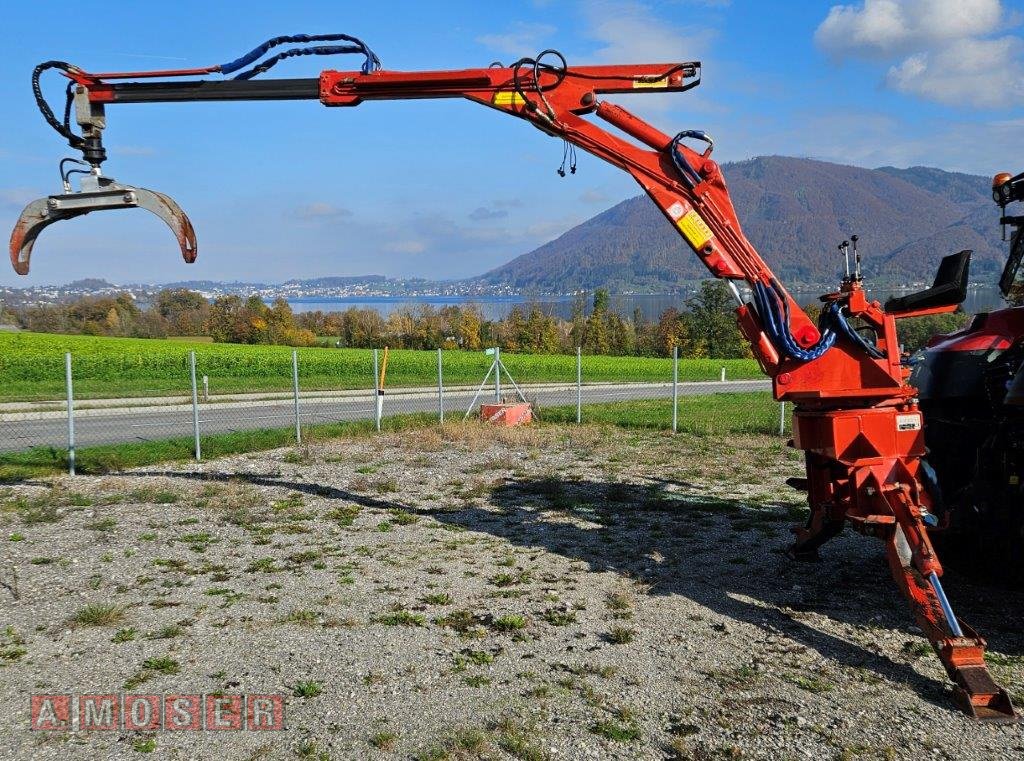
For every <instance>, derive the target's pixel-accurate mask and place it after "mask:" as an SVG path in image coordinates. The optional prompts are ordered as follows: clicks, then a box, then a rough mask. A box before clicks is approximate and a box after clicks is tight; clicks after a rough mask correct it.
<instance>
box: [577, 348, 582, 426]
mask: <svg viewBox="0 0 1024 761" xmlns="http://www.w3.org/2000/svg"><path fill="white" fill-rule="evenodd" d="M582 422H583V351H582V349H581V348H580V347H579V346H577V347H576V425H579V424H580V423H582Z"/></svg>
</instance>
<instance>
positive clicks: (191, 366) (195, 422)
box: [188, 351, 203, 462]
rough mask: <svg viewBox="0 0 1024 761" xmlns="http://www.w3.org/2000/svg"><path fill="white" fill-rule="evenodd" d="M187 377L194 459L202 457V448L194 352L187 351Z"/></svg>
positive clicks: (197, 459)
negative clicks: (190, 398) (194, 447)
mask: <svg viewBox="0 0 1024 761" xmlns="http://www.w3.org/2000/svg"><path fill="white" fill-rule="evenodd" d="M188 372H189V379H190V380H191V381H192V433H193V435H194V436H195V440H196V461H197V462H198V461H200V460H202V459H203V450H202V447H201V446H200V444H199V393H198V391H197V390H196V353H195V352H194V351H190V352H189V353H188Z"/></svg>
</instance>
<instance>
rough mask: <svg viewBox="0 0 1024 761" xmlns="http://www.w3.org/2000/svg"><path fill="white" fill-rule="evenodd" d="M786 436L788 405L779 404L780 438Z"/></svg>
mask: <svg viewBox="0 0 1024 761" xmlns="http://www.w3.org/2000/svg"><path fill="white" fill-rule="evenodd" d="M785 435H786V403H785V402H781V403H780V404H779V436H785Z"/></svg>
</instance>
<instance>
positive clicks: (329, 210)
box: [295, 201, 352, 219]
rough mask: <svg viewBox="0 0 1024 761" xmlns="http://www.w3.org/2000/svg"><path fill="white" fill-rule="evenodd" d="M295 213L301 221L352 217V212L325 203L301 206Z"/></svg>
mask: <svg viewBox="0 0 1024 761" xmlns="http://www.w3.org/2000/svg"><path fill="white" fill-rule="evenodd" d="M295 213H296V216H297V217H298V218H299V219H340V218H342V217H351V216H352V212H351V211H349V210H348V209H345V208H343V207H341V206H335V205H333V204H329V203H324V202H323V201H317V202H314V203H310V204H306V205H305V206H300V207H299V208H298V209H297V210H296V212H295Z"/></svg>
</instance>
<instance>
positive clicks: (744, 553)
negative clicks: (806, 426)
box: [434, 479, 1024, 711]
mask: <svg viewBox="0 0 1024 761" xmlns="http://www.w3.org/2000/svg"><path fill="white" fill-rule="evenodd" d="M490 502H491V504H492V505H493V506H495V507H499V508H501V509H502V510H503V511H504V518H505V520H504V521H502V522H501V523H500V525H497V526H496V525H495V524H494V514H493V512H490V511H488V510H485V509H482V508H477V507H471V508H469V509H466V510H462V511H460V512H457V513H441V514H437V515H435V516H434V517H435V518H436V519H437V520H439V521H444V522H453V523H458V524H459V525H463V526H466V527H467V528H472V529H475V530H480V531H487V532H489V533H491V534H494V535H497V536H501V537H502V538H504V539H506V540H508V541H510V542H513V543H515V544H519V545H522V546H527V547H537V546H541V547H544V548H546V549H548V550H549V551H551V552H555V553H559V554H561V555H563V556H566V557H570V558H573V559H578V560H582V561H585V562H587V563H588V564H589V565H590V567H591V569H592V570H595V571H598V572H601V571H612V572H616V573H619V574H622V575H624V576H628V577H631V578H633V579H636V580H638V581H641V582H643V583H645V584H647V585H649V586H650V592H651V594H671V595H682V596H685V597H687V598H689V599H691V600H693V601H695V602H697V603H700V604H701V605H704V606H705V607H707V608H709V609H710V610H712V611H714V612H716V613H718V614H720V615H722V616H727V617H729V618H733V619H736V620H738V621H743V622H745V623H748V624H751V625H753V626H757V627H759V628H761V629H763V630H765V631H768V632H773V633H778V634H780V635H783V636H786V637H788V638H791V639H793V640H795V641H797V642H799V643H800V644H802V645H804V646H806V647H808V648H812V649H814V650H815V651H817V652H818V653H820V654H821V655H822V656H823V657H826V658H828V659H831V660H833V661H836V662H838V663H841V664H843V665H845V666H849V667H852V668H859V669H867V670H869V671H871V672H874V673H875V674H877V675H878V676H879V677H882V678H883V679H885V680H887V681H890V682H893V683H897V684H903V685H906V686H908V687H909V688H910V689H912V690H914V691H915V692H916V693H917V694H918V695H919V696H920V697H921V698H922V699H924V700H927V701H929V702H931V703H934V704H936V705H938V706H941V707H943V708H947V709H949V710H951V711H953V710H955V709H954V708H953V707H952V702H951V691H950V689H949V687H948V686H947V685H946V684H945V682H937V681H935V680H932V679H929V678H928V677H925V676H922V675H921V674H919V673H918V672H917V671H915V670H914V669H913V668H912V667H911V666H910V665H908V664H906V663H900V662H897V661H894V660H892V659H891V658H889V657H887V656H884V655H881V654H879V653H876V652H872V651H870V650H868V649H865V648H864V647H863V646H861V645H859V644H855V643H851V642H847V641H846V640H843V639H840V638H838V637H835V636H832V635H830V634H827V633H825V632H821V631H819V630H817V629H815V628H813V626H811V625H808V624H805V623H803V622H801V621H800V620H799V616H800V614H801V613H803V612H814V613H818V614H821V615H825V616H828V617H829V618H832V619H834V620H837V621H841V622H843V623H846V624H850V625H853V626H859V627H864V628H867V627H872V628H878V629H880V630H888V631H887V632H886V636H890V637H891V636H892V632H893V630H896V631H898V632H901V633H902V634H904V635H905V636H906V638H907V639H908V640H913V641H915V642H923V641H924V640H923V638H922V636H921V634H920V632H919V631H918V630H917V629H916V627H914V626H913V621H912V618H911V614H910V610H909V607H908V606H907V605H906V603H905V601H904V599H903V597H902V596H901V595H900V593H899V591H898V590H897V588H896V585H895V583H894V582H893V581H892V578H891V576H890V574H889V568H888V565H887V563H886V561H885V555H884V551H883V549H882V545H881V543H880V542H878V541H877V540H873V539H870V538H868V537H860V536H854V537H853V539H854V541H852V542H833V543H831V544H829V545H826V546H825V547H823V548H822V558H823V559H822V561H820V562H817V563H798V562H794V561H791V560H789V559H788V558H787V557H785V556H784V555H783V554H782V552H783V551H784V550H785V548H786V547H787V546H788V543H789V540H790V531H789V529H790V526H792V525H795V524H797V523H802V522H803V520H804V519H805V516H806V512H805V510H804V508H803V507H802V506H801V505H798V504H796V503H792V504H785V503H782V504H780V503H775V504H771V503H758V502H753V503H747V502H744V501H740V500H728V499H720V498H716V497H710V496H708V495H706V494H702V493H701V492H699V491H697V490H695V487H693V486H692V485H691V484H687V483H683V482H678V481H665V480H659V479H651V481H650V484H649V485H643V484H626V483H616V482H595V481H566V480H560V479H541V480H531V479H525V480H516V479H509V480H507V481H506V482H505V483H504V484H502V485H501V486H498V487H497V488H495V489H494V490H493V491H492V493H491V497H490ZM559 513H563V514H572V515H575V516H576V517H578V518H582V519H584V520H586V521H589V522H591V524H592V525H593V524H597V525H593V527H581V526H579V525H577V524H575V523H570V522H566V521H565V520H564V519H562V516H561V515H559ZM946 586H947V590H948V591H949V594H950V597H951V599H952V600H953V604H954V606H956V608H957V611H958V613H959V614H960V615H961V616H962V617H963V618H964V619H965V620H967V621H968V622H970V623H972V625H975V626H977V627H978V628H979V629H980V631H982V632H983V633H984V634H985V635H986V636H987V637H988V638H989V642H990V644H991V645H993V646H994V647H995V648H996V649H998V650H1000V651H1002V652H1021V651H1022V650H1024V647H1022V645H1024V637H1022V635H1021V633H1020V632H1019V631H1018V628H1017V627H1016V625H1015V624H1013V620H1014V617H1012V616H1009V617H1008V616H1006V614H1005V611H1006V610H1008V609H1019V608H1020V607H1022V606H1024V595H1021V594H1020V593H1016V594H1015V593H1013V592H1006V591H1005V590H996V589H990V588H986V587H982V586H978V585H975V584H972V583H970V582H968V581H967V580H965V579H963V578H957V577H956V576H955V575H954V574H952V573H951V574H948V575H947V585H946ZM1007 595H1010V597H1009V598H1007ZM742 598H749V600H754V601H758V603H760V604H756V603H753V602H748V601H745V600H744V599H742ZM779 608H782V609H784V610H780V609H779ZM790 611H792V613H791V612H790Z"/></svg>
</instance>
